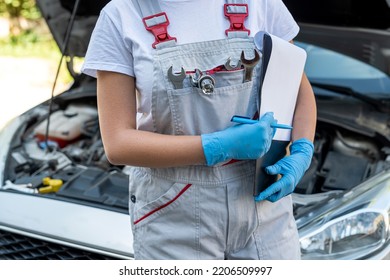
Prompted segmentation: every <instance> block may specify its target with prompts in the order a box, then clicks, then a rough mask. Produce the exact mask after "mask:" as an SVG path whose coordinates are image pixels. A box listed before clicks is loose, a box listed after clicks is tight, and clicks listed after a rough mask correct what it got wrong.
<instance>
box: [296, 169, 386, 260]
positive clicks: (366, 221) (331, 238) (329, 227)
mask: <svg viewBox="0 0 390 280" xmlns="http://www.w3.org/2000/svg"><path fill="white" fill-rule="evenodd" d="M333 203H334V205H337V206H336V207H334V208H333V209H331V210H329V207H327V210H328V211H327V212H326V213H325V212H324V213H315V215H317V216H318V217H319V218H317V219H316V220H315V221H314V222H311V223H310V224H308V225H306V226H305V227H304V228H303V229H302V234H301V236H300V243H301V252H302V259H330V260H332V259H361V258H365V257H367V256H369V255H370V254H373V253H375V252H376V251H378V250H380V249H381V248H382V247H383V246H389V238H390V236H389V230H390V229H389V219H390V174H389V173H381V174H379V176H375V177H374V178H372V179H371V180H369V181H366V182H365V183H363V184H362V185H360V186H358V187H356V188H355V189H354V190H352V191H350V192H348V193H346V194H345V195H344V196H343V197H342V198H340V199H339V201H334V202H333ZM311 214H313V213H311Z"/></svg>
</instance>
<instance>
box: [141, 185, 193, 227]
mask: <svg viewBox="0 0 390 280" xmlns="http://www.w3.org/2000/svg"><path fill="white" fill-rule="evenodd" d="M191 186H192V184H188V185H186V186H185V187H184V188H183V189H182V190H181V191H180V192H179V193H178V194H177V195H176V196H175V197H174V198H173V199H171V200H170V201H168V202H167V203H165V204H163V205H161V206H160V207H158V208H156V209H154V210H152V211H150V212H149V213H147V214H146V215H144V216H142V217H141V218H139V219H138V220H136V221H134V224H135V225H136V224H138V223H139V222H141V221H142V220H144V219H146V218H147V217H149V216H150V215H152V214H154V213H156V212H157V211H160V210H161V209H163V208H165V207H167V206H168V205H170V204H171V203H173V202H174V201H175V200H177V199H178V198H179V197H180V196H181V195H182V194H184V193H185V192H186V191H187V190H188V189H189V188H190V187H191Z"/></svg>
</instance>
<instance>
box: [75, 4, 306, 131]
mask: <svg viewBox="0 0 390 280" xmlns="http://www.w3.org/2000/svg"><path fill="white" fill-rule="evenodd" d="M151 1H152V0H151ZM153 1H155V0H153ZM247 3H248V7H249V16H248V17H247V19H246V21H245V27H246V28H247V29H249V30H250V32H251V33H250V36H254V35H255V34H256V33H257V32H258V31H266V32H268V33H270V34H273V35H275V36H278V37H280V38H282V39H285V40H287V41H290V40H292V39H293V38H294V37H295V36H296V35H297V34H298V31H299V27H298V25H297V23H296V22H295V21H294V19H293V17H292V16H291V14H290V12H289V11H288V10H287V8H286V6H285V5H284V4H283V2H282V0H248V1H247ZM223 4H225V0H212V1H211V0H160V6H161V9H162V11H164V12H166V14H167V16H168V19H169V21H170V25H169V26H168V33H169V35H170V36H172V37H176V38H177V44H186V43H193V42H199V41H209V40H217V39H223V38H226V35H225V30H226V29H228V28H229V26H230V23H229V20H228V19H227V18H226V17H225V16H224V14H223ZM153 42H154V37H153V35H152V34H151V33H150V32H149V31H147V30H146V29H145V26H144V25H143V22H142V18H141V15H139V13H138V10H137V9H136V8H135V7H134V5H133V1H131V0H112V1H111V2H110V3H108V4H107V5H106V6H105V7H104V9H103V10H102V12H101V14H100V16H99V19H98V21H97V23H96V26H95V29H94V31H93V33H92V37H91V40H90V43H89V46H88V51H87V54H86V57H85V62H84V65H83V67H82V72H83V73H85V74H87V75H91V76H93V77H96V70H105V71H112V72H119V73H122V74H126V75H129V76H133V77H136V87H137V91H138V96H137V112H138V120H137V124H138V128H139V129H142V130H152V119H151V96H152V94H151V93H152V85H153V81H152V78H153V77H152V74H153V62H152V50H153V49H152V43H153ZM111 94H115V92H112V93H111Z"/></svg>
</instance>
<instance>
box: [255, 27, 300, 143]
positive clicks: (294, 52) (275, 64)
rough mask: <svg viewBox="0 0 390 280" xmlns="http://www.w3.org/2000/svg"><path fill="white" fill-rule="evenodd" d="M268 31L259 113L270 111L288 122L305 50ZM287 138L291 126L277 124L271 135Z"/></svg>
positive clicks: (289, 134)
mask: <svg viewBox="0 0 390 280" xmlns="http://www.w3.org/2000/svg"><path fill="white" fill-rule="evenodd" d="M268 35H269V36H270V37H271V39H272V50H271V56H270V60H269V63H268V67H267V70H266V73H265V77H264V81H263V85H262V88H261V93H262V95H261V105H260V117H261V116H262V115H263V114H264V113H266V112H270V111H271V112H274V117H275V119H277V121H278V123H280V124H287V125H292V120H293V116H294V110H295V104H296V99H297V94H298V90H299V86H300V83H301V79H302V74H303V69H304V66H305V62H306V52H305V51H304V50H303V49H302V48H300V47H297V46H295V45H293V44H291V43H290V42H287V41H285V40H283V39H281V38H279V37H276V36H273V35H271V34H268ZM261 51H262V50H261ZM290 138H291V130H289V129H279V128H278V129H277V130H276V134H275V136H274V138H273V139H274V140H282V141H286V140H287V141H289V140H290Z"/></svg>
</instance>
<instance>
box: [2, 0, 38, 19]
mask: <svg viewBox="0 0 390 280" xmlns="http://www.w3.org/2000/svg"><path fill="white" fill-rule="evenodd" d="M0 15H1V16H7V17H10V18H19V17H24V18H25V19H29V20H36V19H39V18H40V17H41V14H40V12H39V10H38V9H37V7H36V5H35V0H2V1H1V2H0Z"/></svg>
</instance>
